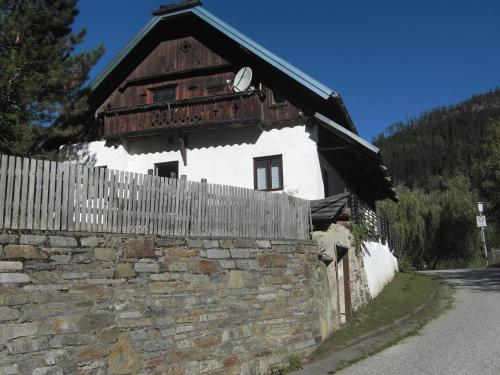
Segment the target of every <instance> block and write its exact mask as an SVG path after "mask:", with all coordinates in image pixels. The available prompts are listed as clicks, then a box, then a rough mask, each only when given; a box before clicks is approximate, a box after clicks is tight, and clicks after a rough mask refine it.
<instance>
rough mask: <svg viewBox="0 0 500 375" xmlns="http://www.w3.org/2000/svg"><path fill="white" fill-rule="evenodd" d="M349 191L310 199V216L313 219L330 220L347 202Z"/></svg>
mask: <svg viewBox="0 0 500 375" xmlns="http://www.w3.org/2000/svg"><path fill="white" fill-rule="evenodd" d="M350 194H351V193H342V194H337V195H332V196H331V197H327V198H324V199H318V200H314V201H311V217H312V220H313V221H325V220H326V221H332V220H333V219H334V218H335V217H337V216H338V215H339V214H340V212H341V211H342V208H343V207H344V206H345V205H346V204H347V201H348V199H349V195H350Z"/></svg>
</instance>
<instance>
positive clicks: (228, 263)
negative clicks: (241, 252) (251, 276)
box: [219, 259, 236, 269]
mask: <svg viewBox="0 0 500 375" xmlns="http://www.w3.org/2000/svg"><path fill="white" fill-rule="evenodd" d="M219 265H220V266H221V268H225V269H235V268H236V263H235V262H234V260H232V259H221V260H219Z"/></svg>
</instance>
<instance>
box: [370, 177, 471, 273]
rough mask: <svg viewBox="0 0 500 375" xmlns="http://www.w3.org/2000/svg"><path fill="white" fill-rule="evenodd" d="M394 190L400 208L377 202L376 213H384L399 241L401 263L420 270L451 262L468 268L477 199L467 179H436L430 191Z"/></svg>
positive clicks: (402, 188) (401, 188)
mask: <svg viewBox="0 0 500 375" xmlns="http://www.w3.org/2000/svg"><path fill="white" fill-rule="evenodd" d="M397 190H398V196H399V199H400V202H399V204H395V203H393V202H391V201H383V202H379V210H382V211H385V212H386V213H387V215H388V217H389V221H390V222H391V223H392V225H393V228H394V230H395V231H396V233H397V234H398V235H399V237H400V239H401V243H402V250H401V253H400V254H397V255H398V257H399V258H400V259H401V258H402V259H405V260H406V261H408V262H410V263H411V265H412V266H413V267H415V268H417V269H422V268H423V266H424V264H425V263H426V264H427V265H429V266H430V267H432V268H435V267H436V266H437V265H438V263H439V264H443V263H446V262H450V261H454V262H459V263H461V264H467V262H469V261H470V260H472V259H473V258H474V257H475V256H476V254H477V253H478V251H479V250H480V244H479V237H478V231H477V228H476V226H475V216H476V214H475V207H476V203H475V202H476V197H475V195H474V194H473V193H472V192H471V189H470V182H469V179H468V178H467V177H465V176H455V177H453V178H450V179H446V178H441V179H440V180H439V181H438V179H436V180H435V181H434V188H433V190H424V189H419V188H416V189H413V190H411V189H408V188H406V187H399V188H398V189H397ZM405 268H409V267H407V266H406V265H405Z"/></svg>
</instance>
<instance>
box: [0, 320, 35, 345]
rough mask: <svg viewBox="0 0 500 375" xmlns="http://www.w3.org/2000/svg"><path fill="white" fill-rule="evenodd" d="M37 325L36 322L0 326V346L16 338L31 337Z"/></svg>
mask: <svg viewBox="0 0 500 375" xmlns="http://www.w3.org/2000/svg"><path fill="white" fill-rule="evenodd" d="M38 325H39V323H38V322H34V323H22V324H15V323H9V324H0V344H5V343H6V342H8V341H10V340H12V339H15V338H17V337H27V336H33V335H34V334H35V333H36V331H37V329H38Z"/></svg>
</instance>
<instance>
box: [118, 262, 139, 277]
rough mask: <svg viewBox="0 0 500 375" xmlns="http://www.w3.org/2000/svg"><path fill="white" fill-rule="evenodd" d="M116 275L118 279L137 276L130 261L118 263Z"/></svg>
mask: <svg viewBox="0 0 500 375" xmlns="http://www.w3.org/2000/svg"><path fill="white" fill-rule="evenodd" d="M115 277H116V278H117V279H123V278H128V277H135V271H134V269H133V268H132V266H131V265H130V264H129V263H120V264H117V265H116V271H115Z"/></svg>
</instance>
